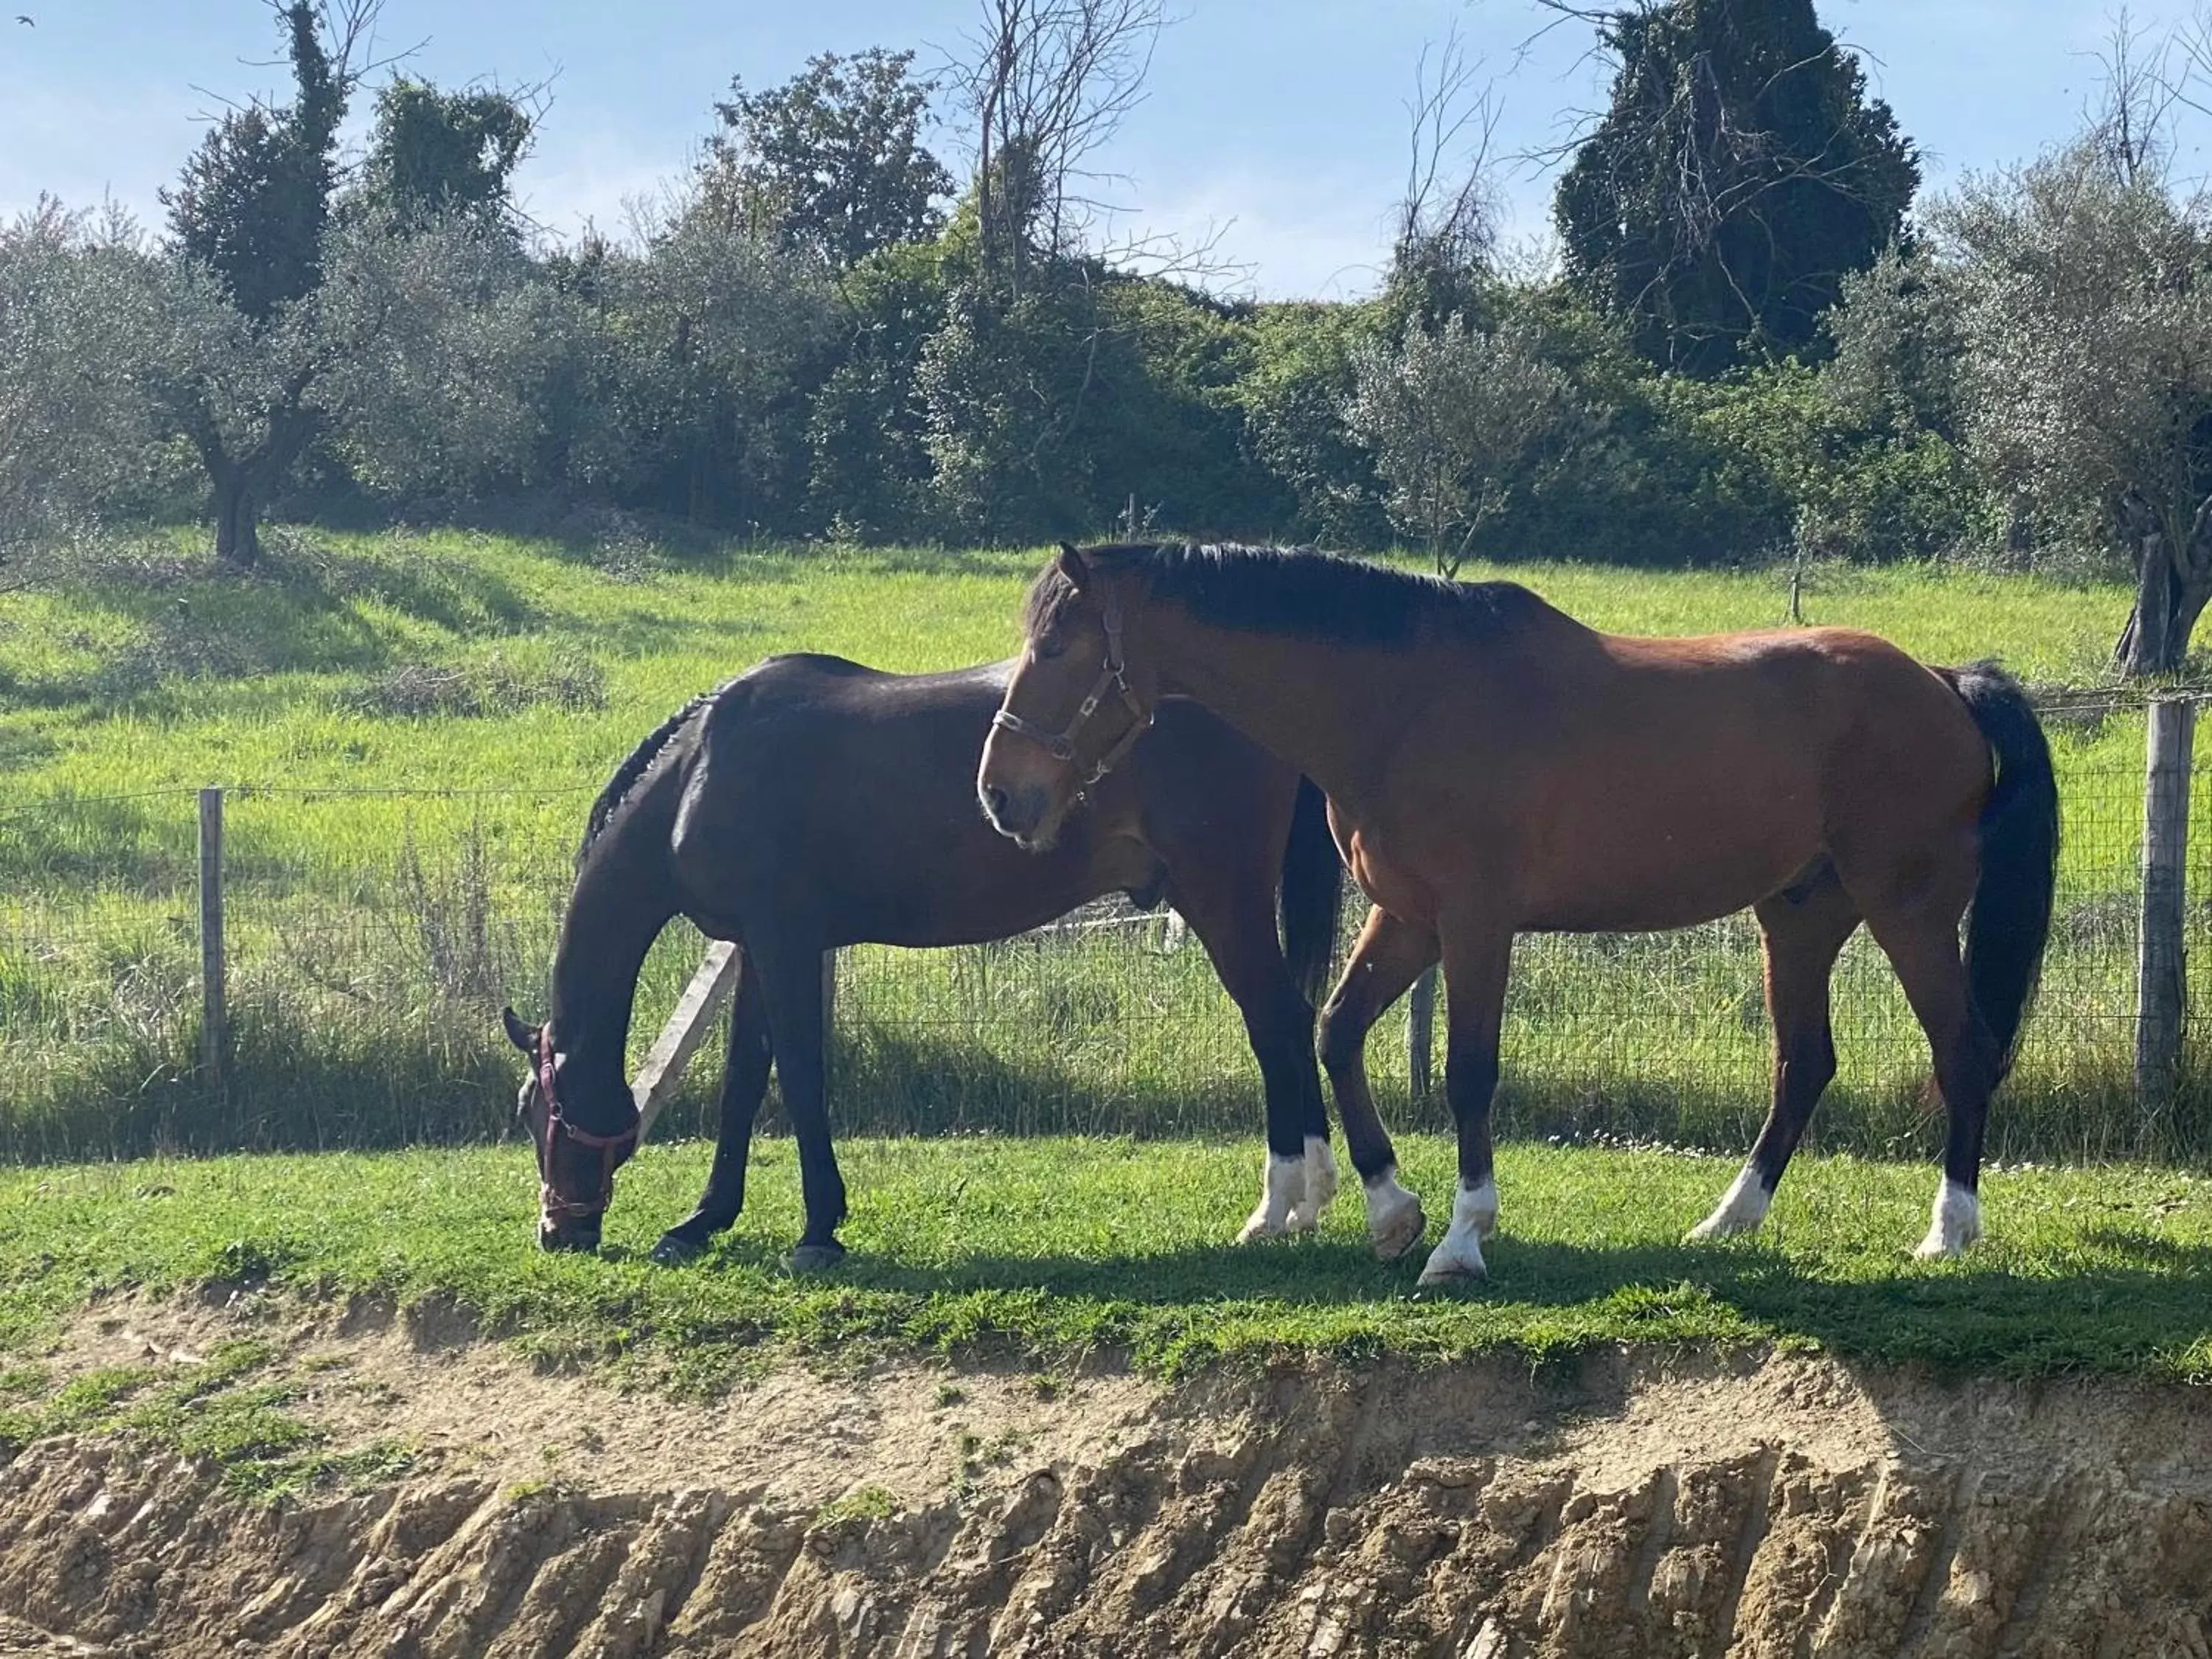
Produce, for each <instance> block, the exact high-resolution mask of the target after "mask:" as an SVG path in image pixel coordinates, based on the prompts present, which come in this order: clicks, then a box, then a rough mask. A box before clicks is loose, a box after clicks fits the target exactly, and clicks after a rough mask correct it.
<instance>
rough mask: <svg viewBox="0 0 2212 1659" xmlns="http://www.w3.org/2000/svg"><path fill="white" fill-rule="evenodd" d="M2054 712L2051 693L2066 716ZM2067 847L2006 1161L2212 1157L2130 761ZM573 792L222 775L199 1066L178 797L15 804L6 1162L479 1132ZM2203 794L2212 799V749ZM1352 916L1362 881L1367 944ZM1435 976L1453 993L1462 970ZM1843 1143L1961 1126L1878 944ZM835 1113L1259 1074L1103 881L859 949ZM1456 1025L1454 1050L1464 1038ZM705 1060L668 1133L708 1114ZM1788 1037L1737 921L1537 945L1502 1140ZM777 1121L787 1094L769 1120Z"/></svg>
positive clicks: (2077, 824)
mask: <svg viewBox="0 0 2212 1659" xmlns="http://www.w3.org/2000/svg"><path fill="white" fill-rule="evenodd" d="M2053 718H2055V719H2058V718H2063V713H2062V714H2059V715H2055V716H2054V717H2053ZM2061 788H2062V798H2063V806H2064V812H2065V833H2066V842H2065V852H2064V854H2063V861H2062V868H2061V877H2060V884H2059V891H2058V897H2057V915H2056V921H2055V925H2054V930H2053V935H2052V941H2051V951H2050V955H2049V957H2048V960H2047V963H2046V967H2045V975H2044V989H2043V994H2042V997H2041V999H2040V1001H2039V1004H2038V1006H2037V1009H2036V1012H2035V1013H2034V1015H2033V1018H2032V1019H2031V1021H2030V1023H2029V1026H2028V1034H2027V1042H2026V1044H2025V1047H2024V1048H2023V1051H2022V1053H2021V1059H2020V1062H2019V1065H2018V1067H2017V1068H2016V1071H2015V1075H2014V1078H2013V1079H2012V1081H2011V1083H2010V1084H2009V1085H2008V1088H2007V1091H2006V1094H2005V1096H2004V1097H2003V1098H2002V1102H2001V1104H2000V1109H1999V1110H1998V1111H1997V1113H1996V1116H1995V1118H1994V1120H1993V1121H1992V1126H1991V1146H1992V1150H1993V1152H1995V1153H1996V1155H1998V1156H2001V1157H2003V1156H2012V1157H2018V1156H2061V1155H2073V1156H2079V1155H2102V1154H2107V1153H2118V1152H2144V1151H2148V1152H2156V1153H2159V1154H2161V1155H2166V1156H2181V1157H2189V1158H2203V1157H2205V1156H2208V1155H2212V1077H2206V1076H2205V1075H2203V1072H2204V1068H2203V1066H2202V1054H2203V1050H2204V1049H2205V1048H2206V1046H2207V1044H2206V1042H2205V1040H2204V1039H2205V1037H2206V1036H2207V1035H2208V1033H2207V1032H2206V1030H2205V1028H2204V1024H2203V1021H2202V1020H2201V1019H2197V1018H2192V1020H2191V1024H2189V1026H2188V1028H2187V1030H2186V1035H2185V1043H2184V1067H2183V1074H2182V1077H2181V1079H2180V1087H2179V1089H2178V1090H2177V1091H2176V1092H2175V1094H2174V1095H2173V1097H2172V1098H2171V1099H2170V1100H2169V1101H2167V1102H2166V1103H2164V1104H2163V1106H2162V1107H2161V1109H2160V1111H2159V1112H2157V1113H2156V1114H2154V1115H2146V1113H2145V1112H2144V1111H2143V1110H2142V1108H2141V1107H2140V1105H2139V1104H2138V1103H2137V1101H2136V1097H2135V1092H2134V1088H2133V1077H2132V1064H2133V1054H2134V1041H2135V1031H2136V994H2135V973H2136V930H2137V918H2138V915H2139V910H2140V901H2141V894H2142V879H2141V874H2140V871H2139V868H2138V859H2139V855H2140V847H2141V842H2142V769H2141V767H2140V765H2128V766H2122V765H2117V764H2112V765H2104V766H2101V767H2097V768H2086V767H2081V766H2076V767H2075V768H2073V769H2070V770H2068V771H2066V772H2064V773H2063V775H2062V781H2061ZM590 793H591V792H590V790H589V789H588V788H586V787H576V788H563V789H540V790H522V791H515V790H503V791H488V792H483V793H454V792H404V791H359V792H341V791H318V792H301V791H295V790H260V789H255V790H244V791H233V792H231V793H230V794H229V796H228V800H227V804H226V814H225V846H224V856H223V866H222V867H223V878H224V892H225V907H224V908H225V917H226V921H225V940H224V943H225V961H226V963H227V978H228V989H227V996H226V1012H227V1019H228V1050H227V1054H228V1060H227V1064H226V1065H225V1066H223V1068H222V1076H221V1079H220V1080H219V1081H218V1080H217V1079H215V1078H213V1077H211V1076H210V1074H209V1073H208V1071H207V1069H206V1068H205V1067H204V1066H202V1064H201V1063H200V1050H201V1037H202V1019H203V1015H202V980H201V968H200V954H199V952H200V943H199V941H200V933H199V919H198V904H199V892H198V884H197V848H196V845H195V812H194V802H193V796H192V793H191V792H189V791H177V792H155V793H142V794H134V795H128V796H108V797H101V798H98V799H66V798H64V799H52V800H48V801H46V802H42V803H40V804H37V805H30V806H26V807H23V808H20V809H17V810H15V811H9V812H5V813H0V872H4V873H3V874H0V883H3V884H4V885H0V1076H4V1077H5V1078H6V1079H7V1084H6V1086H5V1088H4V1091H0V1156H8V1157H11V1158H59V1157H75V1156H85V1155H99V1154H110V1153H126V1152H141V1151H144V1150H148V1149H154V1148H176V1149H194V1150H197V1149H213V1148H217V1147H229V1146H265V1147H322V1146H386V1145H395V1144H402V1143H405V1142H410V1141H420V1140H442V1139H473V1138H480V1137H483V1136H486V1135H491V1134H496V1133H501V1132H502V1131H503V1130H504V1129H505V1127H506V1126H507V1121H508V1117H509V1113H510V1108H511V1104H512V1102H513V1088H514V1085H515V1081H516V1079H517V1077H518V1075H519V1073H518V1070H517V1067H516V1065H515V1063H514V1058H513V1054H512V1052H511V1051H510V1050H508V1049H507V1047H506V1045H505V1042H504V1039H503V1037H502V1036H501V1033H500V1028H499V1024H498V1019H497V1011H498V1009H499V1007H500V1006H501V1003H502V1002H508V1001H511V1002H513V1004H514V1005H515V1006H517V1007H518V1008H520V1009H522V1010H524V1011H525V1012H531V1011H534V1010H538V1009H542V1008H543V1007H544V1000H545V999H544V985H545V978H546V974H547V969H548V967H549V964H550V960H551V957H552V954H553V950H554V945H555V943H556V938H557V934H558V929H559V925H560V919H561V915H562V908H563V905H564V904H565V902H566V900H567V896H568V886H569V882H570V879H571V877H572V874H573V868H572V863H571V858H572V854H573V850H574V838H575V836H576V834H577V833H578V831H579V829H580V826H581V823H582V819H583V816H584V812H585V810H586V805H587V804H588V801H589V799H590ZM2192 793H2194V794H2195V795H2196V797H2197V802H2196V809H2195V811H2194V812H2193V817H2195V819H2196V821H2197V823H2199V824H2200V825H2202V824H2203V823H2205V822H2206V820H2205V817H2204V814H2205V812H2206V811H2207V810H2212V764H2208V763H2205V762H2204V761H2200V762H2199V763H2198V765H2197V770H2196V772H2195V775H2194V786H2193V790H2192ZM2208 866H2212V833H2204V832H2200V833H2199V834H2198V835H2197V837H2196V838H2195V841H2194V842H2193V844H2192V845H2191V848H2190V852H2189V872H2188V882H2189V885H2188V891H2189V895H2190V900H2189V909H2188V912H2187V921H2186V940H2187V944H2188V945H2189V947H2190V952H2189V956H2188V959H2187V960H2188V965H2189V975H2190V983H2191V993H2192V994H2191V1000H2190V1006H2191V1008H2192V1009H2194V1008H2202V1007H2205V1006H2212V1003H2208V1000H2207V999H2206V998H2205V996H2204V995H2203V994H2202V993H2203V991H2204V990H2206V989H2207V988H2212V987H2206V986H2205V984H2204V983H2203V977H2204V975H2206V974H2208V973H2212V949H2207V948H2205V947H2207V946H2208V945H2212V937H2208V935H2212V867H2208ZM1357 923H1358V907H1357V906H1356V905H1352V904H1347V906H1346V915H1345V917H1344V928H1345V936H1346V942H1347V944H1348V941H1349V938H1350V935H1351V933H1352V931H1353V930H1354V929H1355V928H1356V926H1357ZM701 943H702V942H701V940H700V939H699V938H698V936H697V935H696V933H693V932H692V930H691V929H690V927H688V926H686V925H684V924H682V923H678V924H677V925H675V926H674V927H671V928H670V929H669V930H668V931H667V932H666V933H665V934H664V935H663V936H662V938H661V939H660V941H659V944H658V945H656V946H655V947H654V950H653V954H652V956H651V957H649V958H648V960H647V964H646V969H645V971H644V974H643V976H642V978H641V982H640V987H639V994H638V998H637V1004H636V1007H637V1017H636V1019H635V1023H634V1028H633V1032H632V1044H633V1059H634V1060H635V1059H637V1058H641V1056H642V1054H643V1051H644V1049H645V1048H646V1046H647V1044H649V1043H650V1042H651V1041H652V1039H653V1036H654V1035H655V1034H656V1032H657V1031H658V1029H659V1024H660V1022H661V1021H662V1019H664V1018H665V1017H666V1015H667V1013H668V1012H669V1011H670V1010H671V1008H672V1007H673V1006H674V1005H675V1003H676V1001H677V999H678V995H679V994H680V993H681V991H682V989H683V987H684V984H685V982H686V981H687V980H688V978H689V976H690V973H691V971H692V970H693V969H694V968H696V966H697V963H698V956H699V951H700V948H701ZM1447 995H1448V993H1447ZM1834 1002H1835V1009H1836V1026H1837V1043H1838V1053H1839V1058H1840V1062H1841V1069H1840V1074H1839V1076H1838V1082H1837V1085H1836V1086H1835V1089H1834V1091H1832V1095H1831V1097H1830V1098H1829V1100H1828V1102H1827V1103H1826V1105H1825V1106H1824V1108H1823V1109H1822V1113H1821V1115H1820V1120H1819V1121H1818V1123H1817V1125H1816V1133H1818V1134H1819V1135H1820V1137H1821V1138H1822V1139H1823V1140H1824V1141H1825V1143H1826V1144H1827V1145H1830V1146H1852V1147H1857V1148H1860V1149H1863V1150H1867V1151H1874V1152H1885V1151H1893V1152H1905V1151H1907V1150H1918V1149H1920V1148H1923V1147H1925V1146H1930V1145H1932V1144H1933V1141H1934V1139H1935V1137H1936V1134H1937V1133H1939V1130H1938V1128H1937V1127H1936V1119H1937V1113H1936V1108H1935V1106H1934V1104H1933V1097H1932V1093H1931V1091H1930V1090H1929V1084H1928V1077H1929V1063H1928V1057H1927V1049H1926V1046H1925V1042H1924V1040H1923V1037H1922V1036H1921V1034H1920V1032H1919V1030H1918V1028H1917V1025H1916V1024H1914V1023H1913V1021H1912V1018H1911V1013H1910V1012H1909V1010H1908V1009H1907V1008H1906V1006H1905V1001H1904V999H1903V996H1902V994H1901V993H1900V992H1899V988H1898V987H1897V983H1896V981H1895V979H1894V977H1893V975H1891V973H1890V972H1889V969H1888V967H1887V963H1886V962H1885V961H1884V960H1883V959H1882V958H1881V954H1880V952H1879V951H1878V950H1876V949H1875V947H1874V946H1873V945H1872V944H1871V942H1870V941H1869V940H1868V939H1866V938H1865V937H1864V936H1863V934H1862V935H1861V936H1859V937H1857V938H1855V939H1853V941H1852V943H1851V945H1850V947H1849V948H1848V949H1847V950H1846V951H1845V953H1844V960H1843V962H1842V963H1840V964H1839V967H1838V973H1837V975H1836V984H1835V998H1834ZM834 1031H835V1035H834V1039H833V1049H832V1056H831V1089H832V1112H833V1118H834V1120H835V1121H836V1122H837V1124H838V1125H839V1127H842V1128H844V1129H848V1130H853V1129H870V1130H880V1131H898V1132H915V1133H956V1132H962V1131H984V1130H989V1131H1000V1132H1012V1133H1042V1132H1080V1133H1139V1134H1161V1133H1232V1134H1233V1133H1250V1134H1252V1135H1253V1136H1255V1139H1256V1136H1257V1133H1258V1129H1259V1123H1260V1104H1259V1079H1258V1069H1257V1066H1256V1065H1255V1062H1254V1060H1253V1058H1252V1055H1251V1053H1250V1050H1249V1048H1248V1046H1247V1045H1246V1042H1245V1038H1244V1033H1243V1024H1242V1021H1241V1019H1240V1018H1239V1017H1238V1015H1237V1011H1236V1009H1235V1007H1234V1006H1232V1005H1231V1002H1230V1000H1229V999H1228V998H1227V997H1226V996H1225V994H1224V993H1223V992H1222V991H1221V989H1220V987H1219V986H1218V983H1217V982H1216V981H1215V980H1214V978H1213V975H1212V969H1211V967H1210V965H1209V963H1208V962H1207V960H1206V954H1205V951H1204V950H1203V948H1202V947H1201V946H1200V943H1199V942H1198V940H1197V939H1195V938H1193V937H1190V936H1188V934H1186V933H1184V932H1183V931H1182V929H1181V927H1179V926H1178V925H1177V924H1176V921H1175V919H1174V918H1173V917H1172V916H1171V915H1170V914H1169V913H1167V912H1165V911H1159V912H1154V913H1151V914H1148V915H1139V914H1136V913H1133V912H1132V911H1130V910H1129V909H1128V908H1127V905H1126V904H1121V903H1120V902H1118V901H1116V902H1115V903H1112V904H1107V905H1100V906H1094V907H1090V908H1087V909H1086V910H1085V911H1083V912H1080V913H1079V914H1078V915H1075V916H1073V917H1071V918H1068V919H1067V920H1066V921H1063V922H1062V923H1060V924H1057V925H1055V926H1054V927H1048V928H1045V929H1042V930H1039V931H1037V932H1036V933H1028V934H1024V935H1021V936H1019V937H1018V938H1015V939H1008V940H1004V941H1000V942H998V943H995V944H990V945H969V946H961V947H957V948H954V949H949V950H943V951H898V950H891V949H888V948H884V947H877V946H866V945H863V946H857V947H854V948H852V949H850V950H848V951H842V952H841V953H840V955H839V960H838V963H837V968H836V1018H835V1024H834ZM1406 1035H1407V1020H1406V1012H1405V1004H1404V1002H1403V1001H1402V1000H1401V1003H1400V1004H1399V1005H1398V1006H1396V1007H1395V1008H1394V1009H1393V1010H1392V1011H1391V1012H1390V1013H1389V1016H1388V1017H1387V1018H1385V1020H1384V1021H1383V1024H1381V1025H1380V1026H1378V1028H1377V1029H1376V1033H1375V1035H1374V1037H1373V1039H1372V1040H1371V1041H1370V1046H1369V1061H1370V1067H1371V1069H1372V1070H1373V1072H1374V1073H1375V1076H1376V1084H1377V1093H1378V1097H1379V1099H1380V1101H1381V1103H1382V1105H1383V1109H1384V1111H1385V1113H1386V1115H1388V1116H1389V1118H1390V1120H1391V1121H1392V1122H1393V1123H1394V1125H1398V1126H1404V1127H1440V1126H1442V1125H1443V1122H1444V1121H1445V1118H1444V1110H1443V1102H1442V1099H1441V1094H1440V1091H1439V1092H1437V1093H1435V1094H1432V1095H1431V1096H1430V1097H1426V1098H1417V1097H1414V1095H1413V1091H1412V1089H1411V1079H1410V1076H1409V1072H1408V1067H1407V1058H1406V1054H1407V1046H1406ZM1437 1051H1438V1053H1439V1054H1441V1052H1442V1045H1441V1042H1439V1043H1438V1045H1437ZM718 1060H719V1051H718V1049H717V1048H715V1047H714V1046H713V1045H711V1044H710V1045H708V1047H707V1048H703V1049H702V1055H701V1059H700V1061H699V1062H698V1063H696V1065H695V1066H694V1067H693V1072H694V1075H693V1077H692V1078H691V1079H690V1080H689V1081H688V1082H687V1084H686V1085H685V1087H684V1089H683V1090H682V1091H680V1092H679V1093H678V1096H677V1097H675V1099H674V1100H673V1101H672V1102H671V1105H670V1107H669V1108H668V1109H667V1112H666V1114H665V1115H664V1117H663V1119H662V1122H663V1123H664V1124H665V1126H666V1127H665V1128H664V1129H662V1130H659V1131H657V1133H688V1132H697V1131H699V1130H701V1129H702V1128H703V1127H705V1126H706V1125H707V1124H708V1122H709V1121H710V1117H709V1106H710V1103H711V1100H712V1097H713V1093H714V1086H715V1083H716V1079H717V1075H718V1073H719V1069H720V1068H719V1064H718ZM1769 1064H1770V1060H1769V1052H1768V1032H1767V1025H1766V1018H1765V1008H1764V1006H1763V1001H1762V994H1761V978H1760V966H1759V945H1758V938H1757V933H1756V931H1755V929H1754V928H1753V926H1752V924H1751V922H1750V920H1749V918H1748V917H1741V916H1740V917H1733V918H1729V919H1727V920H1724V921H1719V922H1715V923H1712V924H1710V925H1708V926H1706V927H1698V928H1692V929H1687V930H1684V931H1681V932H1679V933H1664V934H1640V935H1638V934H1623V935H1602V934H1601V935H1583V936H1529V937H1526V938H1524V939H1522V940H1521V941H1520V942H1519V944H1518V945H1517V946H1516V955H1515V962H1514V973H1513V976H1512V987H1511V992H1510V998H1509V1001H1508V1008H1507V1024H1506V1041H1505V1054H1504V1074H1505V1079H1506V1081H1505V1083H1504V1086H1503V1088H1502V1090H1501V1094H1500V1100H1499V1118H1500V1127H1501V1128H1502V1129H1503V1130H1504V1132H1505V1133H1523V1134H1537V1135H1562V1136H1571V1137H1577V1138H1590V1137H1609V1138H1619V1139H1656V1140H1664V1141H1670V1142H1684V1143H1695V1144H1703V1145H1711V1146H1721V1147H1724V1148H1727V1149H1729V1150H1736V1149H1740V1148H1741V1146H1743V1145H1744V1144H1746V1142H1747V1138H1748V1136H1749V1135H1750V1134H1751V1133H1753V1130H1754V1129H1755V1127H1756V1126H1757V1123H1758V1121H1759V1117H1760V1115H1762V1114H1763V1112H1764V1109H1765V1096H1766V1091H1767V1078H1768V1068H1769ZM773 1121H774V1120H773V1116H771V1119H770V1120H769V1122H770V1126H771V1127H772V1126H773Z"/></svg>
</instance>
